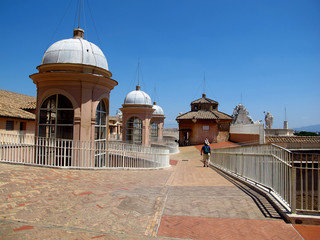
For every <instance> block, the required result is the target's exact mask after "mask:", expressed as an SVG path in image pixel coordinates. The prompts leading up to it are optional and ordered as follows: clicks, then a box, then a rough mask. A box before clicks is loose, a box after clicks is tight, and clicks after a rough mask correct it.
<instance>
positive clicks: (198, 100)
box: [191, 97, 219, 104]
mask: <svg viewBox="0 0 320 240" xmlns="http://www.w3.org/2000/svg"><path fill="white" fill-rule="evenodd" d="M194 103H211V104H212V103H214V104H219V103H218V102H216V101H214V100H212V99H210V98H206V97H202V98H199V99H197V100H194V101H192V102H191V104H194Z"/></svg>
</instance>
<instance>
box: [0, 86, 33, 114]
mask: <svg viewBox="0 0 320 240" xmlns="http://www.w3.org/2000/svg"><path fill="white" fill-rule="evenodd" d="M34 109H36V98H35V97H32V96H27V95H24V94H20V93H14V92H10V91H6V90H2V89H0V116H2V117H12V118H22V119H32V120H34V119H35V114H33V113H30V112H28V111H25V110H34Z"/></svg>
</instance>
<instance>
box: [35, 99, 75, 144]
mask: <svg viewBox="0 0 320 240" xmlns="http://www.w3.org/2000/svg"><path fill="white" fill-rule="evenodd" d="M73 117H74V110H73V106H72V103H71V101H70V100H69V99H68V98H67V97H65V96H63V95H61V94H55V95H52V96H50V97H48V98H47V99H46V100H45V101H44V102H43V103H42V105H41V107H40V113H39V129H38V130H39V131H38V136H39V137H45V138H61V139H73Z"/></svg>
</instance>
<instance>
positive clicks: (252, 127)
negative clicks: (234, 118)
mask: <svg viewBox="0 0 320 240" xmlns="http://www.w3.org/2000/svg"><path fill="white" fill-rule="evenodd" d="M230 141H233V142H238V143H246V144H248V143H255V144H257V143H259V144H264V143H265V136H264V128H263V124H246V125H231V126H230Z"/></svg>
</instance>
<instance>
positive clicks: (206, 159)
mask: <svg viewBox="0 0 320 240" xmlns="http://www.w3.org/2000/svg"><path fill="white" fill-rule="evenodd" d="M210 154H211V148H210V146H209V141H208V140H207V139H206V140H205V141H204V145H203V146H202V148H201V153H200V155H203V166H204V167H205V166H207V167H209V164H210Z"/></svg>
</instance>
